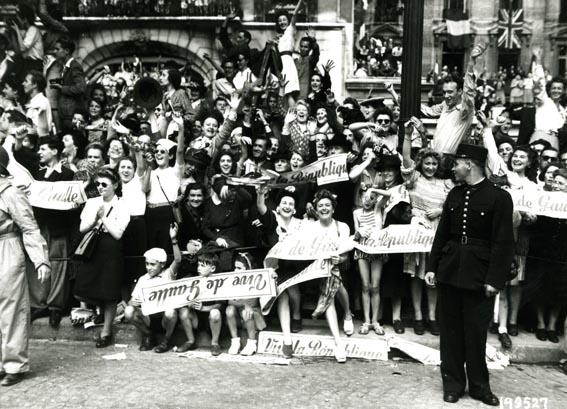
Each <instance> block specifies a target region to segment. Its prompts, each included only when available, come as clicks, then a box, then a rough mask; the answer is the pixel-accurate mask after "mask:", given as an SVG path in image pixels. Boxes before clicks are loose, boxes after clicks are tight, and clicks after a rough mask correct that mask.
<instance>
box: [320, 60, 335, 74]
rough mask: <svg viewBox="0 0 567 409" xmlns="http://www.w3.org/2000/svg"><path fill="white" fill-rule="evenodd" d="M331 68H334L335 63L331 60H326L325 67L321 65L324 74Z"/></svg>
mask: <svg viewBox="0 0 567 409" xmlns="http://www.w3.org/2000/svg"><path fill="white" fill-rule="evenodd" d="M333 68H335V62H334V61H333V60H327V62H326V63H325V65H323V69H324V70H325V72H329V71H331V70H332V69H333Z"/></svg>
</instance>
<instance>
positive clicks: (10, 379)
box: [1, 372, 26, 386]
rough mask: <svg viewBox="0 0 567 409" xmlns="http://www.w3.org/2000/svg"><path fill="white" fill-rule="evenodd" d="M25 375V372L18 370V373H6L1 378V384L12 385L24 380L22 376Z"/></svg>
mask: <svg viewBox="0 0 567 409" xmlns="http://www.w3.org/2000/svg"><path fill="white" fill-rule="evenodd" d="M25 377H26V373H25V372H20V373H8V374H6V376H5V377H4V379H2V383H1V385H2V386H12V385H15V384H17V383H20V382H21V381H23V380H24V378H25Z"/></svg>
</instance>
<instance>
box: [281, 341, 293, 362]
mask: <svg viewBox="0 0 567 409" xmlns="http://www.w3.org/2000/svg"><path fill="white" fill-rule="evenodd" d="M282 353H283V356H284V357H285V358H288V359H289V358H291V357H292V356H293V346H292V345H291V344H283V347H282Z"/></svg>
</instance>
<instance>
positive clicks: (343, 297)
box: [337, 284, 352, 321]
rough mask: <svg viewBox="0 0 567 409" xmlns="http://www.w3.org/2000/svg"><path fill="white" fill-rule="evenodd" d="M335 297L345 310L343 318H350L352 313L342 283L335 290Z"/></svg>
mask: <svg viewBox="0 0 567 409" xmlns="http://www.w3.org/2000/svg"><path fill="white" fill-rule="evenodd" d="M337 298H338V300H339V303H341V307H343V310H344V311H345V320H347V321H348V320H350V319H351V318H352V313H351V312H350V302H349V298H348V292H347V290H346V288H345V287H344V285H342V284H341V286H340V287H339V289H338V291H337Z"/></svg>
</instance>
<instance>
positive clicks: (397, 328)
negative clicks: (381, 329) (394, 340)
mask: <svg viewBox="0 0 567 409" xmlns="http://www.w3.org/2000/svg"><path fill="white" fill-rule="evenodd" d="M392 325H393V327H394V332H395V333H396V334H403V333H404V332H406V330H405V328H404V324H402V321H400V320H394V322H393V323H392Z"/></svg>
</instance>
